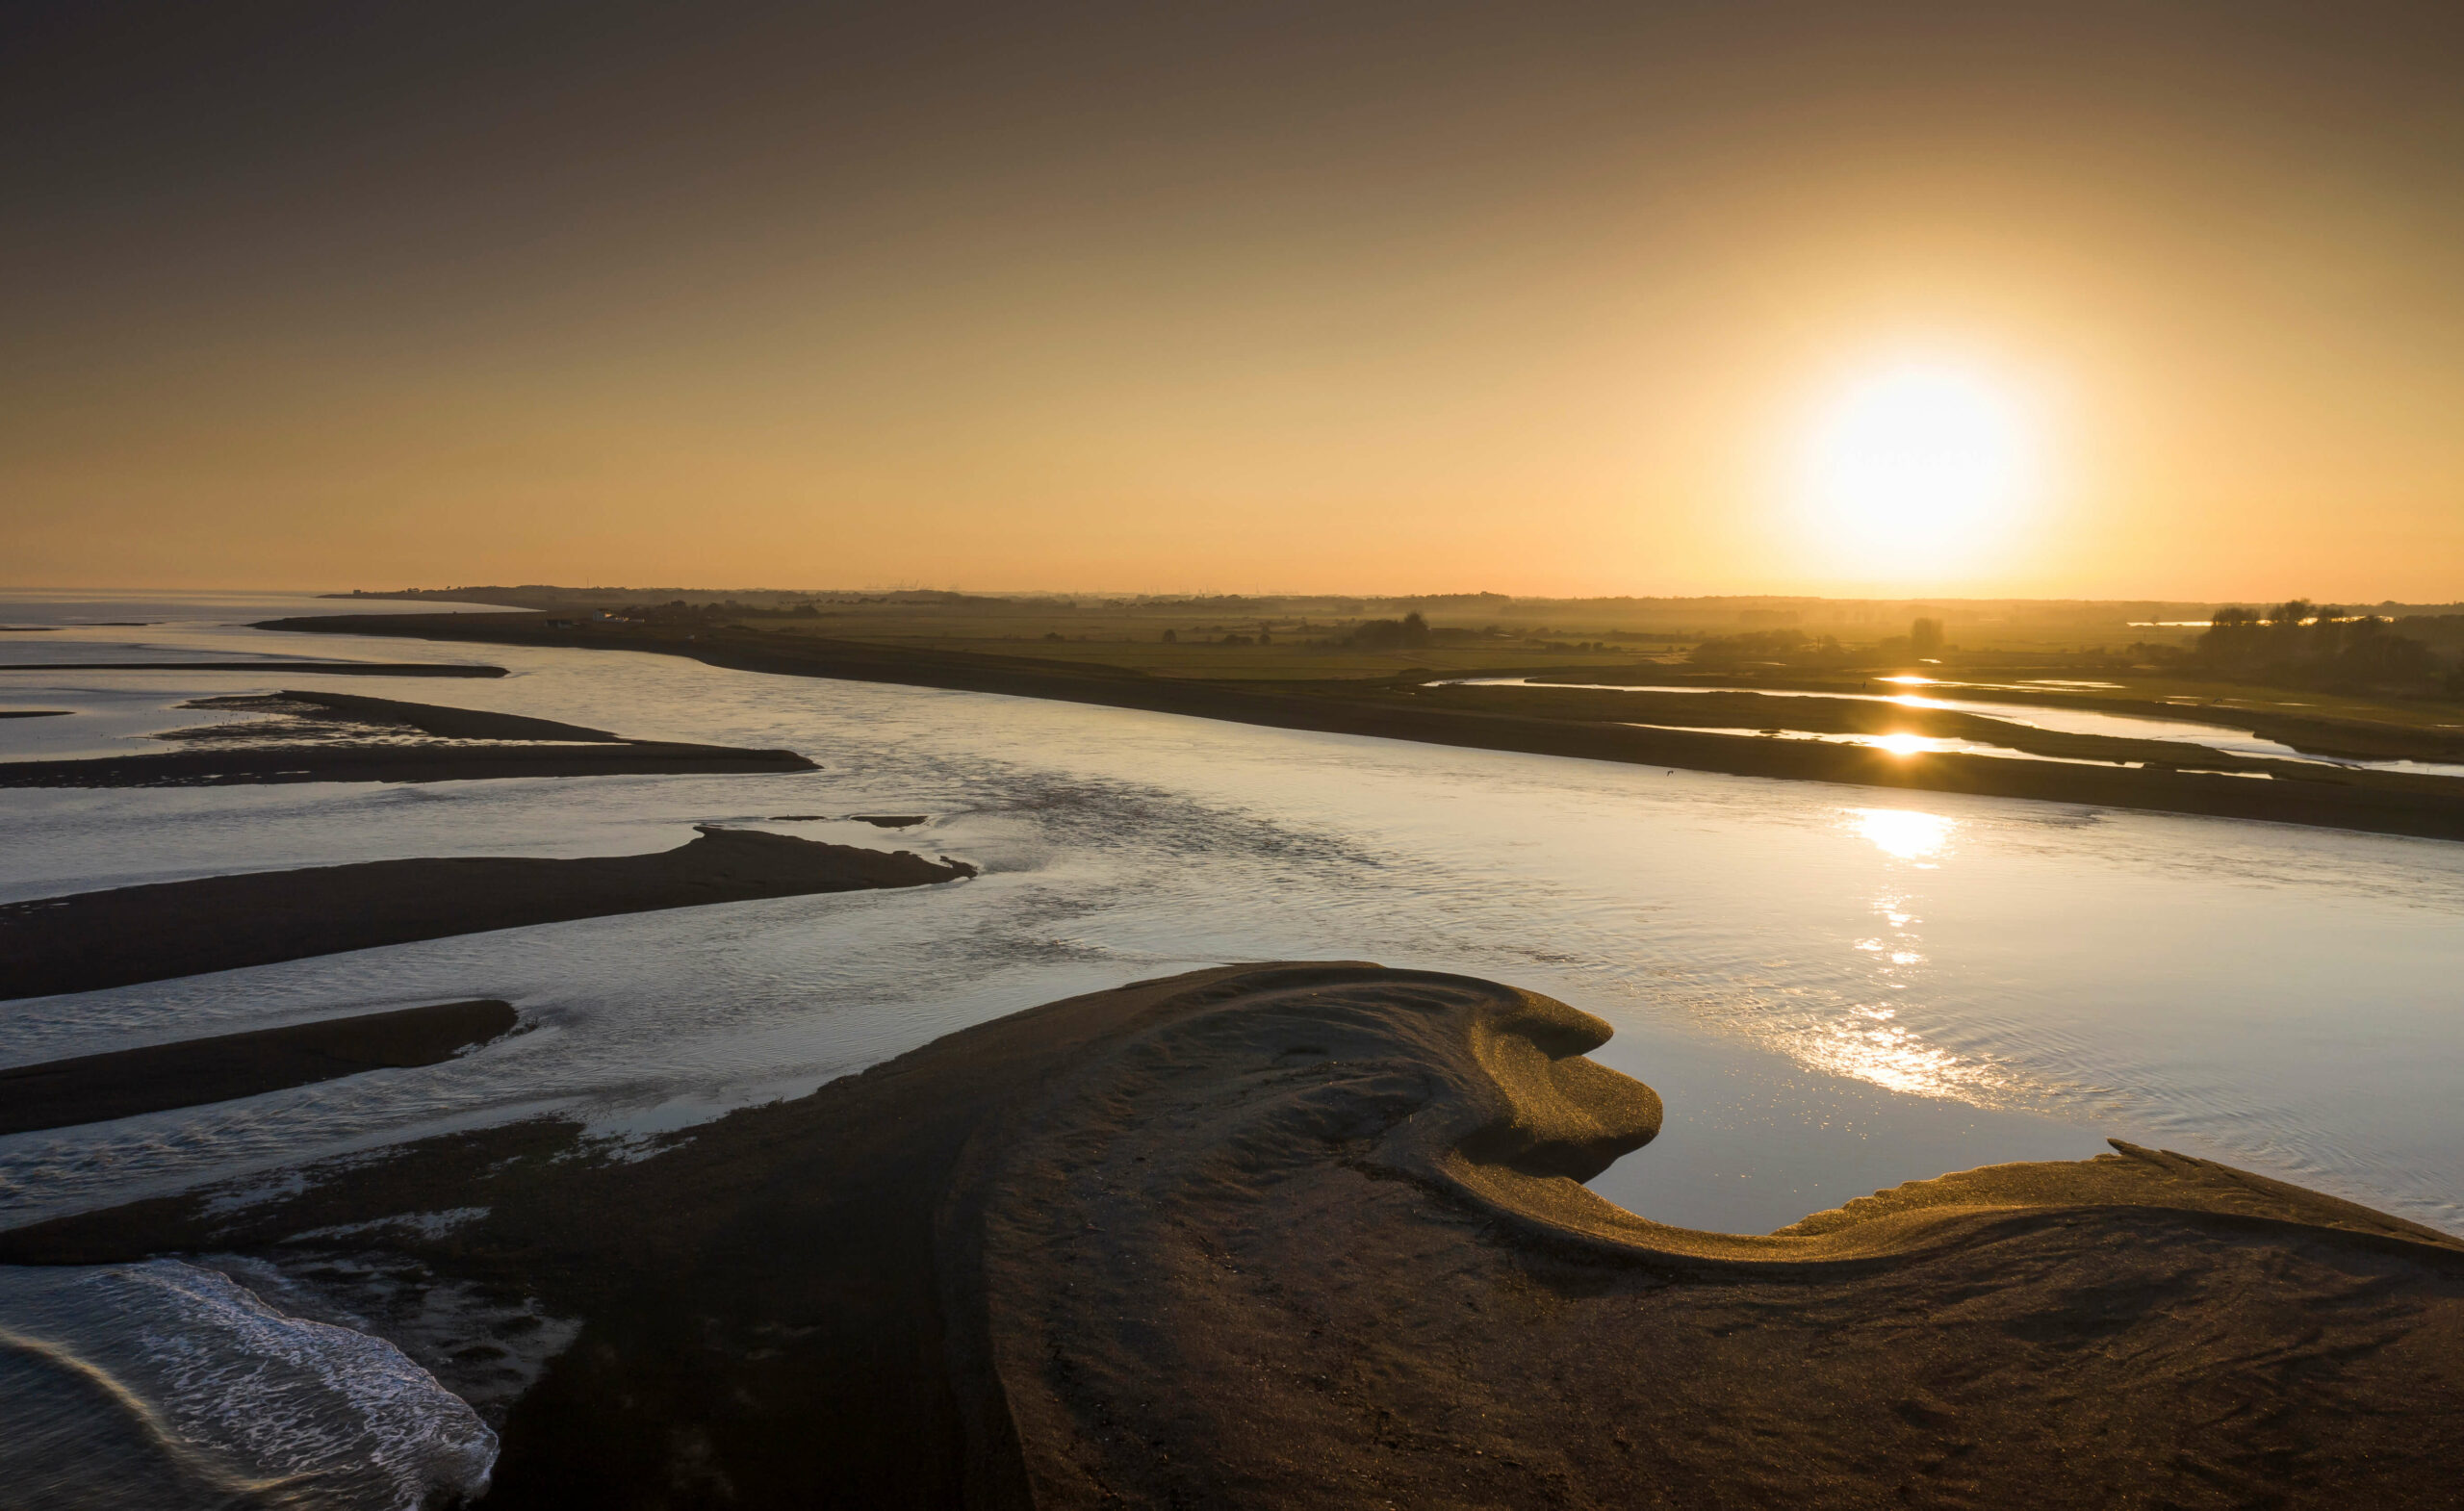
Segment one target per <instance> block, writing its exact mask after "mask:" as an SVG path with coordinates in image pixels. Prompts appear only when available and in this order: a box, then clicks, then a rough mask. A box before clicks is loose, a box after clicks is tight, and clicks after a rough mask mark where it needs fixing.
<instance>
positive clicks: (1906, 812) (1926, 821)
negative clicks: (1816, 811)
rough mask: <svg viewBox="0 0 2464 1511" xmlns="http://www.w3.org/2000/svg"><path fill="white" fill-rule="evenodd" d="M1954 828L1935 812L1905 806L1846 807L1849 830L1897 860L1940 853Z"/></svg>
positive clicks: (1915, 858)
mask: <svg viewBox="0 0 2464 1511" xmlns="http://www.w3.org/2000/svg"><path fill="white" fill-rule="evenodd" d="M1893 737H1894V738H1896V736H1893ZM1909 738H1912V739H1914V738H1919V736H1913V735H1912V736H1909ZM1956 828H1958V825H1957V824H1955V823H1954V822H1953V821H1952V820H1950V819H1947V818H1944V817H1942V816H1941V815H1939V814H1938V813H1918V812H1915V811H1913V810H1912V809H1909V808H1850V809H1849V810H1848V829H1849V831H1850V832H1852V833H1854V834H1856V835H1857V836H1858V837H1859V838H1861V839H1865V840H1870V841H1871V842H1872V843H1873V845H1874V847H1875V848H1876V849H1878V850H1880V851H1882V852H1883V854H1885V855H1886V856H1890V857H1892V858H1896V859H1900V860H1922V859H1924V858H1927V857H1929V856H1938V855H1940V854H1941V853H1942V850H1943V849H1944V847H1946V846H1947V845H1949V844H1950V842H1951V831H1952V830H1954V829H1956Z"/></svg>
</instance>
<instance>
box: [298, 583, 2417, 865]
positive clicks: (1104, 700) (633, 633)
mask: <svg viewBox="0 0 2464 1511" xmlns="http://www.w3.org/2000/svg"><path fill="white" fill-rule="evenodd" d="M257 627H258V628H261V629H274V630H288V631H294V632H300V633H312V634H327V633H345V634H353V635H398V636H404V637H411V638H418V639H425V640H446V641H462V642H476V643H481V644H497V645H540V646H556V647H563V648H570V649H575V650H591V651H642V652H652V653H658V654H663V655H680V656H689V657H691V658H693V659H695V660H698V661H704V662H706V663H708V664H709V665H712V666H719V667H725V668H728V669H730V670H734V671H746V672H762V673H769V674H773V675H778V676H788V677H820V678H831V679H840V680H847V681H867V682H890V683H897V684H900V685H904V686H914V687H937V688H943V689H947V690H950V691H957V692H978V693H999V694H1005V695H1009V696H1013V697H1021V698H1043V699H1051V700H1056V701H1061V702H1067V703H1083V704H1096V705H1099V706H1104V707H1115V708H1138V709H1143V710H1147V711H1150V712H1157V713H1176V714H1186V715H1190V716H1193V717H1196V718H1206V719H1220V720H1225V721H1228V722H1231V723H1237V724H1254V725H1261V726H1265V727H1267V728H1271V729H1286V730H1314V731H1318V732H1322V733H1330V734H1361V735H1370V736H1373V737H1377V738H1384V739H1399V740H1411V741H1416V742H1419V743H1422V744H1431V745H1451V746H1458V747H1463V748H1467V749H1475V750H1495V751H1513V752H1518V753H1522V754H1527V755H1561V756H1572V757H1576V758H1579V759H1586V760H1606V761H1617V762H1620V763H1623V764H1627V765H1635V766H1660V767H1664V768H1669V769H1680V768H1681V769H1685V770H1691V771H1708V772H1716V773H1720V774H1722V775H1727V776H1738V777H1768V778H1776V779H1780V780H1784V781H1828V782H1835V783H1840V784H1843V785H1850V786H1860V787H1871V788H1879V789H1889V790H1898V791H1918V792H1958V793H1965V794H1968V795H1971V796H1977V797H1996V798H2023V799H2030V800H2035V801H2039V802H2051V803H2071V804H2080V805H2085V806H2089V807H2113V808H2130V809H2136V810H2140V811H2144V812H2157V813H2177V814H2184V815H2189V816H2194V817H2204V818H2229V819H2245V820H2255V821H2259V822H2267V823H2281V824H2301V825H2308V826H2312V827H2316V828H2326V829H2346V830H2354V831H2359V832H2367V833H2380V834H2399V835H2405V836H2410V837H2414V838H2422V839H2448V840H2459V839H2464V783H2459V784H2458V791H2457V792H2455V793H2452V794H2451V793H2447V792H2442V791H2426V790H2420V789H2419V788H2418V787H2417V786H2410V787H2408V786H2402V785H2397V784H2392V783H2391V784H2387V785H2373V784H2367V783H2366V782H2365V781H2361V780H2355V778H2354V776H2353V774H2349V773H2347V772H2344V771H2341V770H2338V769H2336V768H2332V767H2322V768H2320V770H2319V773H2318V775H2317V776H2316V777H2315V778H2314V779H2312V780H2307V781H2252V780H2249V779H2247V778H2240V777H2225V776H2207V775H2201V774H2198V773H2194V772H2178V771H2158V770H2148V769H2131V768H2126V767H2109V766H2090V765H2076V764H2065V763H2061V762H2055V761H2043V760H2020V759H2008V758H2004V757H2000V756H1991V755H1961V754H1929V755H1920V756H1914V757H1909V756H1901V755H1891V754H1889V753H1887V752H1882V751H1875V750H1871V749H1866V748H1862V747H1859V746H1851V745H1834V744H1824V743H1820V742H1815V741H1809V740H1767V739H1758V738H1754V737H1751V736H1739V735H1726V734H1711V733H1704V732H1699V731H1693V730H1645V729H1636V728H1633V727H1630V726H1626V725H1611V724H1600V723H1591V722H1579V721H1571V720H1558V719H1540V718H1530V717H1524V716H1518V715H1511V714H1499V713H1483V712H1476V711H1466V710H1459V709H1447V708H1431V707H1415V706H1410V705H1408V704H1398V703H1390V702H1378V701H1373V699H1372V698H1370V697H1367V696H1364V694H1366V693H1367V692H1369V691H1371V690H1373V688H1375V687H1376V686H1377V685H1378V684H1368V685H1363V684H1346V683H1329V682H1313V683H1299V684H1283V686H1284V687H1286V688H1288V689H1290V690H1283V691H1276V692H1257V691H1252V690H1250V689H1248V688H1246V687H1243V686H1235V685H1230V684H1226V683H1222V682H1207V681H1198V680H1193V679H1173V678H1158V677H1148V676H1144V675H1142V674H1140V673H1137V672H1129V671H1122V670H1120V669H1117V668H1113V667H1103V666H1088V665H1084V664H1081V663H1076V662H1065V661H1048V660H1038V659H1034V658H1032V657H1026V656H992V655H979V654H972V653H964V652H950V651H929V650H908V649H904V648H900V647H894V646H882V645H873V644H868V643H863V642H858V641H837V640H827V639H822V638H819V637H814V636H803V635H799V636H795V637H792V638H790V637H787V636H777V635H767V634H763V633H760V632H759V631H753V630H731V629H711V630H692V631H688V630H685V629H681V628H675V627H660V626H653V625H622V626H609V627H599V626H594V627H590V628H588V629H582V628H564V629H557V628H550V627H547V626H545V625H542V624H540V622H539V619H538V616H537V615H535V614H531V613H508V614H502V615H498V614H451V615H443V614H404V615H358V614H353V615H347V616H334V617H331V618H304V619H302V618H295V619H278V620H270V621H268V622H265V623H263V624H260V625H258V626H257ZM1458 675H1460V674H1458Z"/></svg>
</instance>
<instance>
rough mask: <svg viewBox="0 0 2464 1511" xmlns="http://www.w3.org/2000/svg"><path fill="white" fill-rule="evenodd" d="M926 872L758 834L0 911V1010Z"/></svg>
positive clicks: (213, 885) (298, 874)
mask: <svg viewBox="0 0 2464 1511" xmlns="http://www.w3.org/2000/svg"><path fill="white" fill-rule="evenodd" d="M974 874H975V868H974V867H972V866H969V865H965V864H962V863H960V862H957V861H946V860H945V861H933V860H926V859H924V858H921V857H918V856H914V855H911V854H909V853H908V852H905V851H900V852H897V853H896V854H888V853H885V852H883V851H878V850H860V849H856V848H853V847H851V846H847V845H831V844H823V843H820V842H818V841H815V840H809V839H797V838H794V837H792V836H790V835H786V834H772V833H765V832H759V831H755V830H705V831H704V832H703V833H702V835H701V837H700V838H698V839H694V840H691V841H688V842H687V843H685V844H682V845H680V846H678V847H677V848H676V849H674V850H666V851H660V852H657V853H655V854H652V855H640V856H588V857H583V858H578V859H568V860H547V859H532V858H520V857H499V856H477V857H459V858H422V859H413V860H368V861H362V862H359V863H357V864H354V865H331V866H308V867H303V868H300V869H296V870H290V871H251V872H246V873H244V874H242V875H238V876H210V877H200V878H197V879H195V880H192V881H186V882H159V883H154V884H148V885H144V886H121V887H115V888H112V889H111V890H109V891H101V892H79V893H75V894H72V895H70V896H66V897H44V898H36V899H33V900H31V901H27V902H17V903H6V904H0V998H9V997H40V996H49V995H51V994H53V993H57V992H67V991H93V990H96V989H98V988H100V987H104V986H127V985H130V984H131V983H134V982H141V981H160V980H164V979H166V978H167V977H172V976H193V975H196V974H198V973H200V972H203V971H219V970H234V969H237V968H239V967H240V966H243V965H264V964H268V963H269V962H271V961H274V960H297V959H300V958H301V957H304V956H310V955H330V954H335V953H337V952H340V951H344V950H365V949H370V948H373V947H374V946H377V945H380V944H406V943H408V942H410V941H411V940H414V939H435V938H442V937H444V936H446V935H455V934H473V933H476V932H478V931H481V930H486V929H516V928H522V927H524V926H526V925H530V924H542V923H558V922H562V921H564V920H566V919H572V918H597V917H603V916H605V915H607V914H610V913H633V912H648V911H651V910H653V909H662V908H692V907H698V906H700V905H703V904H706V903H732V902H744V901H747V900H750V899H753V898H759V897H799V896H804V895H806V894H808V893H813V892H847V891H860V890H866V889H870V888H875V887H888V886H920V885H924V884H929V883H934V882H949V881H955V880H957V879H959V878H961V877H966V876H973V875H974Z"/></svg>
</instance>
